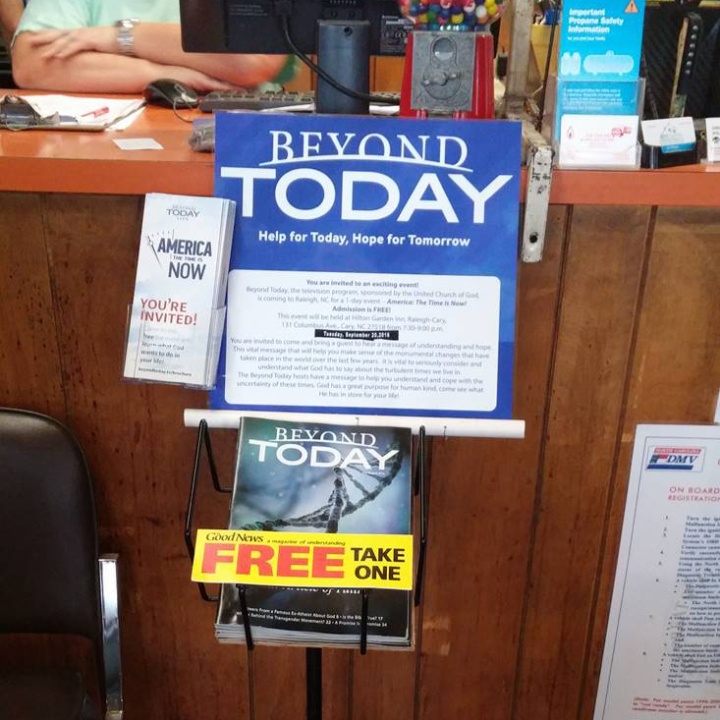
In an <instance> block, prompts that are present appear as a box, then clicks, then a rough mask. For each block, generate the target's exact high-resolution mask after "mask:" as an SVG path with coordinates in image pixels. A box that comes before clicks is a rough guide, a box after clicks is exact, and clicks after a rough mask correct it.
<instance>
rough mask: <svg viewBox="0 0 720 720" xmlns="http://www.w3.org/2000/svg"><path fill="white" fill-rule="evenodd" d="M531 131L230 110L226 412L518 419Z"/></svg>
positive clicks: (222, 119)
mask: <svg viewBox="0 0 720 720" xmlns="http://www.w3.org/2000/svg"><path fill="white" fill-rule="evenodd" d="M520 152H521V127H520V124H519V123H515V122H510V121H487V120H462V121H458V120H451V119H430V120H416V119H401V118H379V117H344V116H343V117H341V116H322V115H320V116H317V115H294V114H272V113H242V114H233V113H223V114H219V115H218V116H217V118H216V155H215V195H218V196H221V197H226V198H230V199H232V200H235V201H236V202H237V212H236V221H235V222H236V224H235V235H234V240H233V247H232V256H231V261H230V274H229V278H228V310H227V319H226V331H225V336H224V338H223V348H222V350H221V354H220V366H219V371H218V383H217V386H216V388H215V389H214V390H213V391H212V392H211V396H210V405H211V407H212V408H214V409H241V410H253V411H273V412H293V411H294V412H319V413H327V412H330V413H353V414H355V413H357V414H368V413H370V414H374V415H412V416H430V417H456V418H496V419H510V418H511V417H512V374H513V354H514V339H515V290H516V273H517V243H518V211H519V193H520Z"/></svg>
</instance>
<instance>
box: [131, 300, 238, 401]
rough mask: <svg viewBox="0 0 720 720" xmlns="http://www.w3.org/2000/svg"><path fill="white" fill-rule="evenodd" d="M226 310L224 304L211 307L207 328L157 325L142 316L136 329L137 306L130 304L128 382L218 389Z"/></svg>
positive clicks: (188, 324) (192, 325)
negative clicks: (133, 320)
mask: <svg viewBox="0 0 720 720" xmlns="http://www.w3.org/2000/svg"><path fill="white" fill-rule="evenodd" d="M226 309H227V308H226V307H225V306H223V307H218V308H212V309H210V310H208V312H207V318H208V323H207V326H206V329H205V328H204V327H203V328H198V326H197V323H196V322H195V323H192V322H187V324H182V323H179V324H177V325H173V324H168V323H167V322H165V323H162V324H154V323H153V322H152V320H147V321H145V322H144V321H143V320H142V319H141V321H140V322H139V323H136V324H135V326H134V330H133V324H132V322H131V321H132V313H133V305H132V304H129V305H128V309H127V316H126V323H125V352H124V354H123V366H122V376H123V378H124V379H125V380H126V381H128V382H152V383H163V384H170V385H180V386H183V387H188V388H194V389H197V390H211V389H212V388H214V387H215V383H216V380H217V369H218V360H219V358H220V347H221V345H222V337H223V330H224V327H225V313H226ZM136 310H137V308H136ZM142 312H143V310H142V309H140V313H142ZM159 312H165V311H159ZM168 314H172V313H171V312H168ZM140 317H141V318H142V317H143V316H142V314H141V316H140ZM153 317H154V316H153ZM178 319H182V318H178ZM190 319H193V318H190Z"/></svg>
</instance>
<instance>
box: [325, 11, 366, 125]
mask: <svg viewBox="0 0 720 720" xmlns="http://www.w3.org/2000/svg"><path fill="white" fill-rule="evenodd" d="M317 45H318V55H317V57H318V66H319V67H320V69H322V70H324V71H325V72H326V73H327V74H328V75H330V77H332V78H333V79H334V80H336V81H337V82H338V83H339V84H340V85H344V86H345V87H347V88H350V89H351V90H355V91H356V92H360V93H364V94H365V95H367V94H368V93H369V91H370V23H369V22H368V21H367V20H321V21H320V22H319V23H318V43H317ZM369 108H370V102H369V100H368V99H361V98H355V97H351V96H350V95H346V94H345V93H344V92H342V91H341V90H338V89H337V88H335V87H333V86H332V85H331V84H330V83H328V82H327V81H326V80H323V79H322V77H321V76H319V75H318V84H317V90H316V92H315V110H316V112H319V113H332V114H338V113H339V114H342V115H367V114H368V111H369Z"/></svg>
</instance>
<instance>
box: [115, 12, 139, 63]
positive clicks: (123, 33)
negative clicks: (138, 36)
mask: <svg viewBox="0 0 720 720" xmlns="http://www.w3.org/2000/svg"><path fill="white" fill-rule="evenodd" d="M138 22H139V20H134V19H127V20H118V21H117V22H116V23H115V41H116V42H117V48H118V52H119V53H120V54H121V55H135V35H134V34H133V29H134V28H135V26H136V25H137V24H138Z"/></svg>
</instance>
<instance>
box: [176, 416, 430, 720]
mask: <svg viewBox="0 0 720 720" xmlns="http://www.w3.org/2000/svg"><path fill="white" fill-rule="evenodd" d="M203 448H204V449H205V454H206V455H207V459H208V468H209V470H210V477H211V479H212V485H213V488H214V489H215V490H216V491H217V492H221V493H232V488H231V487H223V486H221V485H220V480H219V476H218V472H217V467H216V465H215V456H214V454H213V450H212V443H211V442H210V429H209V428H208V424H207V422H206V421H205V420H201V421H200V424H199V425H198V434H197V442H196V445H195V460H194V463H193V472H192V478H191V480H190V493H189V496H188V503H187V509H186V512H185V547H186V548H187V551H188V555H189V556H190V560H191V562H192V560H193V558H194V556H195V544H194V542H193V539H192V520H193V514H194V511H195V498H196V495H197V486H198V479H199V475H200V468H201V465H202V455H203ZM413 461H414V462H413V470H414V476H415V484H414V493H415V495H419V504H420V512H419V515H420V519H419V526H420V538H419V549H418V559H417V567H416V571H415V573H416V574H415V594H414V605H415V607H417V606H418V605H419V604H420V600H421V598H422V587H423V581H424V577H425V555H426V546H427V531H428V510H429V491H430V475H429V472H428V468H427V445H426V439H425V428H424V427H421V428H420V431H419V432H418V435H417V440H416V446H415V453H414V458H413ZM237 588H238V598H239V603H240V613H241V615H242V623H243V630H244V634H245V644H246V646H247V649H248V651H252V650H253V649H254V647H255V642H254V640H253V636H252V626H251V624H250V617H249V613H248V608H247V600H246V594H245V591H246V588H245V586H244V585H238V586H237ZM198 590H199V592H200V597H201V598H202V599H203V600H204V601H206V602H214V603H217V602H218V601H219V599H220V597H219V595H210V594H209V593H208V592H207V589H206V587H205V584H204V583H198ZM370 594H371V591H370V590H368V589H363V590H362V591H361V593H360V600H361V609H360V654H361V655H365V654H366V652H367V644H368V643H367V641H368V617H369V613H368V608H369V605H370ZM305 690H306V702H307V710H306V718H307V720H322V650H321V649H320V648H317V647H309V648H306V650H305Z"/></svg>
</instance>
